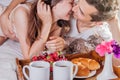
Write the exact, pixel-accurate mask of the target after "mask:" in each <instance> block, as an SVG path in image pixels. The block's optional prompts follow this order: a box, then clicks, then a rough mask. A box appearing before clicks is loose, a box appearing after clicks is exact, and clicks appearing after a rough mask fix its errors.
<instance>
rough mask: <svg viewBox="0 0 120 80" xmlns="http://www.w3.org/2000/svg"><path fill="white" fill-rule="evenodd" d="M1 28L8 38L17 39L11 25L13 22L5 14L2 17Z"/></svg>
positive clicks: (0, 20)
mask: <svg viewBox="0 0 120 80" xmlns="http://www.w3.org/2000/svg"><path fill="white" fill-rule="evenodd" d="M0 26H1V29H2V32H3V34H4V35H5V36H6V37H9V38H10V39H14V38H15V33H14V32H13V27H12V25H11V22H10V20H9V18H8V16H7V15H6V14H5V13H3V14H2V15H1V16H0Z"/></svg>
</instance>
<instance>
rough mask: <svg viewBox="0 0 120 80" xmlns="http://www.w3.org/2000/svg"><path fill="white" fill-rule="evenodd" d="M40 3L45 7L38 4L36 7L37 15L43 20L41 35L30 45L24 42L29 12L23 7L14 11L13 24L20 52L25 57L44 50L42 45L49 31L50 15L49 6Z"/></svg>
mask: <svg viewBox="0 0 120 80" xmlns="http://www.w3.org/2000/svg"><path fill="white" fill-rule="evenodd" d="M41 5H42V6H46V7H40V6H39V8H38V9H39V11H38V15H39V17H40V18H41V19H42V21H43V26H42V30H41V36H40V38H39V39H38V40H36V41H35V42H34V43H33V44H32V46H30V45H28V44H27V42H26V39H27V28H28V17H29V16H28V15H29V13H28V12H27V11H26V10H25V9H24V8H23V7H20V8H18V9H17V10H16V11H15V25H16V30H17V31H16V32H17V36H18V39H19V42H20V45H21V49H22V53H23V55H24V58H26V59H28V58H30V57H32V56H33V55H35V54H36V53H39V52H40V51H43V50H44V47H45V46H44V45H45V42H46V41H47V39H48V36H49V32H50V29H51V24H52V17H51V11H50V7H49V6H47V5H43V4H41ZM18 15H19V16H18ZM40 27H41V26H40Z"/></svg>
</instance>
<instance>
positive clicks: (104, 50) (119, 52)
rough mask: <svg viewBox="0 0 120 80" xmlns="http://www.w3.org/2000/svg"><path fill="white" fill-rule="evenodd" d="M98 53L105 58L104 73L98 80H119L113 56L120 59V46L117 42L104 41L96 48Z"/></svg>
mask: <svg viewBox="0 0 120 80" xmlns="http://www.w3.org/2000/svg"><path fill="white" fill-rule="evenodd" d="M96 52H97V53H98V54H99V55H100V56H105V63H104V68H103V71H102V72H101V73H100V74H99V75H98V76H97V80H110V79H114V78H117V76H116V75H115V74H114V72H113V67H112V55H114V56H115V57H116V58H120V46H119V45H118V44H117V42H116V41H115V40H111V41H108V42H105V41H103V42H102V43H101V44H100V45H98V46H97V47H96Z"/></svg>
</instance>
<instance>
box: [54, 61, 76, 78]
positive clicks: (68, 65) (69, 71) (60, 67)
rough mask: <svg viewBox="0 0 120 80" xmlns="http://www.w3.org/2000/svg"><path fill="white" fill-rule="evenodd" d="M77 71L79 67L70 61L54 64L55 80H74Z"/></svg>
mask: <svg viewBox="0 0 120 80" xmlns="http://www.w3.org/2000/svg"><path fill="white" fill-rule="evenodd" d="M74 67H75V69H74V72H73V68H74ZM77 71H78V66H77V65H76V64H73V63H72V62H70V61H56V62H54V63H53V80H73V78H74V77H75V75H76V73H77Z"/></svg>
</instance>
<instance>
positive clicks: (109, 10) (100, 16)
mask: <svg viewBox="0 0 120 80" xmlns="http://www.w3.org/2000/svg"><path fill="white" fill-rule="evenodd" d="M86 1H87V2H88V4H90V5H92V6H95V8H96V9H97V10H98V13H95V14H91V17H92V20H91V21H106V20H110V19H112V18H114V17H115V15H116V13H117V11H118V10H119V2H118V0H86Z"/></svg>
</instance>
